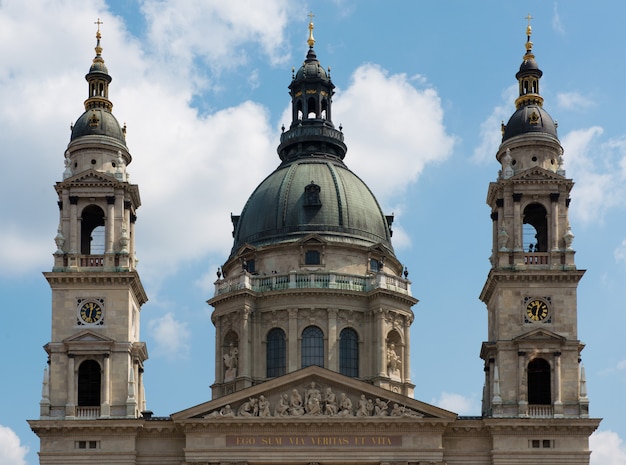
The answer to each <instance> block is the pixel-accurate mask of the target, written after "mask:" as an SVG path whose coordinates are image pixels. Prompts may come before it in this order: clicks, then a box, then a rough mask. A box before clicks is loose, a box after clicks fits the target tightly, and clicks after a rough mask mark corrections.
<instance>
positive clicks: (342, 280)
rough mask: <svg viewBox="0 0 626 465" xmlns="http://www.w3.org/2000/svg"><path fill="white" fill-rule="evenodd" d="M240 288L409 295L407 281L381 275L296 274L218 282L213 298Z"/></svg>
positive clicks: (246, 276)
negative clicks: (374, 292)
mask: <svg viewBox="0 0 626 465" xmlns="http://www.w3.org/2000/svg"><path fill="white" fill-rule="evenodd" d="M242 289H250V290H252V291H255V292H270V291H277V290H282V289H342V290H345V291H357V292H368V291H371V290H374V289H388V290H392V291H395V292H399V293H401V294H405V295H410V294H411V289H410V285H409V281H408V280H406V279H404V278H400V277H397V276H393V275H388V274H384V273H378V274H376V275H371V276H362V275H352V274H342V273H298V272H291V273H287V274H273V275H271V276H255V275H251V274H249V273H244V274H243V275H241V276H239V277H238V278H234V279H221V280H218V281H217V283H215V295H222V294H228V293H230V292H236V291H239V290H242Z"/></svg>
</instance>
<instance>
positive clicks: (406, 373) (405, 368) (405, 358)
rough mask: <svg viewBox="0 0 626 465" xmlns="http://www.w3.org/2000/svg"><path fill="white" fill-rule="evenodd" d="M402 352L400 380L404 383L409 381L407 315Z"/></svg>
mask: <svg viewBox="0 0 626 465" xmlns="http://www.w3.org/2000/svg"><path fill="white" fill-rule="evenodd" d="M402 350H403V352H404V354H403V358H402V368H403V372H404V376H403V377H402V381H404V382H405V383H410V382H411V321H410V320H409V317H406V318H405V319H404V347H403V348H402Z"/></svg>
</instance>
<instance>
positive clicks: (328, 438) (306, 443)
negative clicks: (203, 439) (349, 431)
mask: <svg viewBox="0 0 626 465" xmlns="http://www.w3.org/2000/svg"><path fill="white" fill-rule="evenodd" d="M401 445H402V436H391V435H386V434H380V435H320V436H297V435H292V436H290V435H266V436H264V435H256V436H243V435H242V436H240V435H232V436H226V446H228V447H394V446H395V447H397V446H401Z"/></svg>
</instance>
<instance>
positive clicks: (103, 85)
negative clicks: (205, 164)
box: [40, 20, 148, 419]
mask: <svg viewBox="0 0 626 465" xmlns="http://www.w3.org/2000/svg"><path fill="white" fill-rule="evenodd" d="M96 24H97V25H98V31H97V34H96V40H97V43H96V48H95V50H96V56H95V58H94V59H93V63H92V65H91V67H90V69H89V72H88V73H87V75H86V76H85V78H86V80H87V83H88V98H87V100H85V112H84V113H83V114H82V115H81V116H80V118H78V120H77V121H76V123H75V124H74V125H73V126H72V128H71V130H72V132H71V138H70V143H69V144H68V146H67V150H66V152H65V171H64V172H63V180H62V181H60V182H57V184H56V186H55V189H56V192H57V194H58V199H59V200H58V206H59V211H60V220H59V227H58V232H57V235H56V237H55V242H56V246H57V250H56V252H55V253H54V266H53V268H52V271H51V272H46V273H44V276H45V277H46V279H47V280H48V283H49V284H50V288H51V289H52V335H51V340H50V342H49V343H48V344H46V345H45V347H44V348H45V350H46V352H47V353H48V364H49V368H47V369H46V370H45V374H44V383H43V392H42V400H41V403H40V405H41V412H40V414H41V418H42V419H46V418H50V419H74V418H109V417H127V418H135V417H138V416H139V415H140V412H141V411H142V410H144V409H145V405H144V394H143V381H142V372H143V363H144V361H145V360H146V359H147V358H148V354H147V351H146V346H145V343H143V342H140V341H139V312H140V310H141V306H142V305H143V304H144V303H145V302H146V301H147V296H146V293H145V291H144V289H143V286H142V284H141V281H140V279H139V275H138V273H137V271H136V265H137V260H136V259H135V234H134V232H135V231H134V229H135V219H136V210H137V209H138V208H139V206H140V204H141V202H140V199H139V190H138V187H137V186H136V185H134V184H131V183H130V181H129V174H128V172H127V170H126V168H127V166H128V165H129V164H130V163H131V161H132V158H131V155H130V153H129V151H128V148H127V147H126V139H125V136H126V127H125V126H124V128H121V127H120V125H119V123H118V122H117V120H116V119H115V117H114V116H113V114H112V113H111V109H112V107H113V104H112V103H111V101H110V100H109V84H110V83H111V76H110V75H109V74H108V70H107V67H106V66H105V64H104V59H103V58H102V47H101V46H100V40H101V34H100V24H102V23H101V22H100V20H98V22H97V23H96Z"/></svg>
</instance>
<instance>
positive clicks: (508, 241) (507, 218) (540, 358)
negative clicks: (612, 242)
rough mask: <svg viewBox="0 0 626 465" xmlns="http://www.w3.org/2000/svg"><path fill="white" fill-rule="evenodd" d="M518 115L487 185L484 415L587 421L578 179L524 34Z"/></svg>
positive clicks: (508, 129)
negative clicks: (572, 219)
mask: <svg viewBox="0 0 626 465" xmlns="http://www.w3.org/2000/svg"><path fill="white" fill-rule="evenodd" d="M526 32H527V41H526V53H525V55H524V57H523V62H522V64H521V66H520V69H519V72H518V73H517V74H516V78H517V80H518V81H519V97H518V98H517V99H516V101H515V106H516V111H515V113H513V115H512V116H511V118H510V119H509V121H508V123H507V124H506V125H504V124H503V125H502V143H501V145H500V147H499V149H498V152H497V154H496V158H497V160H498V161H499V162H500V164H501V165H502V167H501V170H500V171H499V174H498V179H497V181H496V182H492V183H491V184H490V185H489V191H488V194H487V204H488V205H489V206H490V207H491V219H492V222H493V249H492V255H491V258H490V260H491V270H490V272H489V276H488V277H487V281H486V283H485V286H484V288H483V290H482V293H481V295H480V298H481V300H482V301H483V302H485V304H486V305H487V311H488V341H487V342H484V343H483V345H482V350H481V358H482V359H483V360H484V362H485V374H486V379H485V389H484V394H483V415H484V416H487V417H554V418H559V417H569V418H572V417H578V418H583V417H587V416H588V408H589V401H588V399H587V393H586V387H585V378H584V370H583V368H582V365H581V363H580V354H581V351H582V349H583V347H584V345H583V344H582V343H581V342H580V341H579V340H578V335H577V304H576V290H577V286H578V282H579V281H580V279H581V278H582V276H583V274H584V270H579V269H577V268H576V264H575V262H574V250H573V249H572V240H573V238H574V236H573V234H572V231H571V229H570V225H569V221H568V213H569V206H570V191H571V190H572V187H573V186H574V182H573V181H572V180H571V179H569V178H567V177H566V174H565V170H564V169H563V166H562V164H563V157H562V155H563V149H562V147H561V144H560V142H559V139H558V136H557V124H556V123H555V122H554V121H553V120H552V118H551V117H550V115H549V114H548V113H547V112H546V111H545V110H544V109H543V98H542V97H541V95H540V94H539V80H540V78H541V76H542V72H541V70H540V69H539V68H538V66H537V63H536V61H535V56H534V54H533V50H532V46H533V44H532V42H531V41H530V37H531V26H530V22H529V25H528V27H527V31H526Z"/></svg>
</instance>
